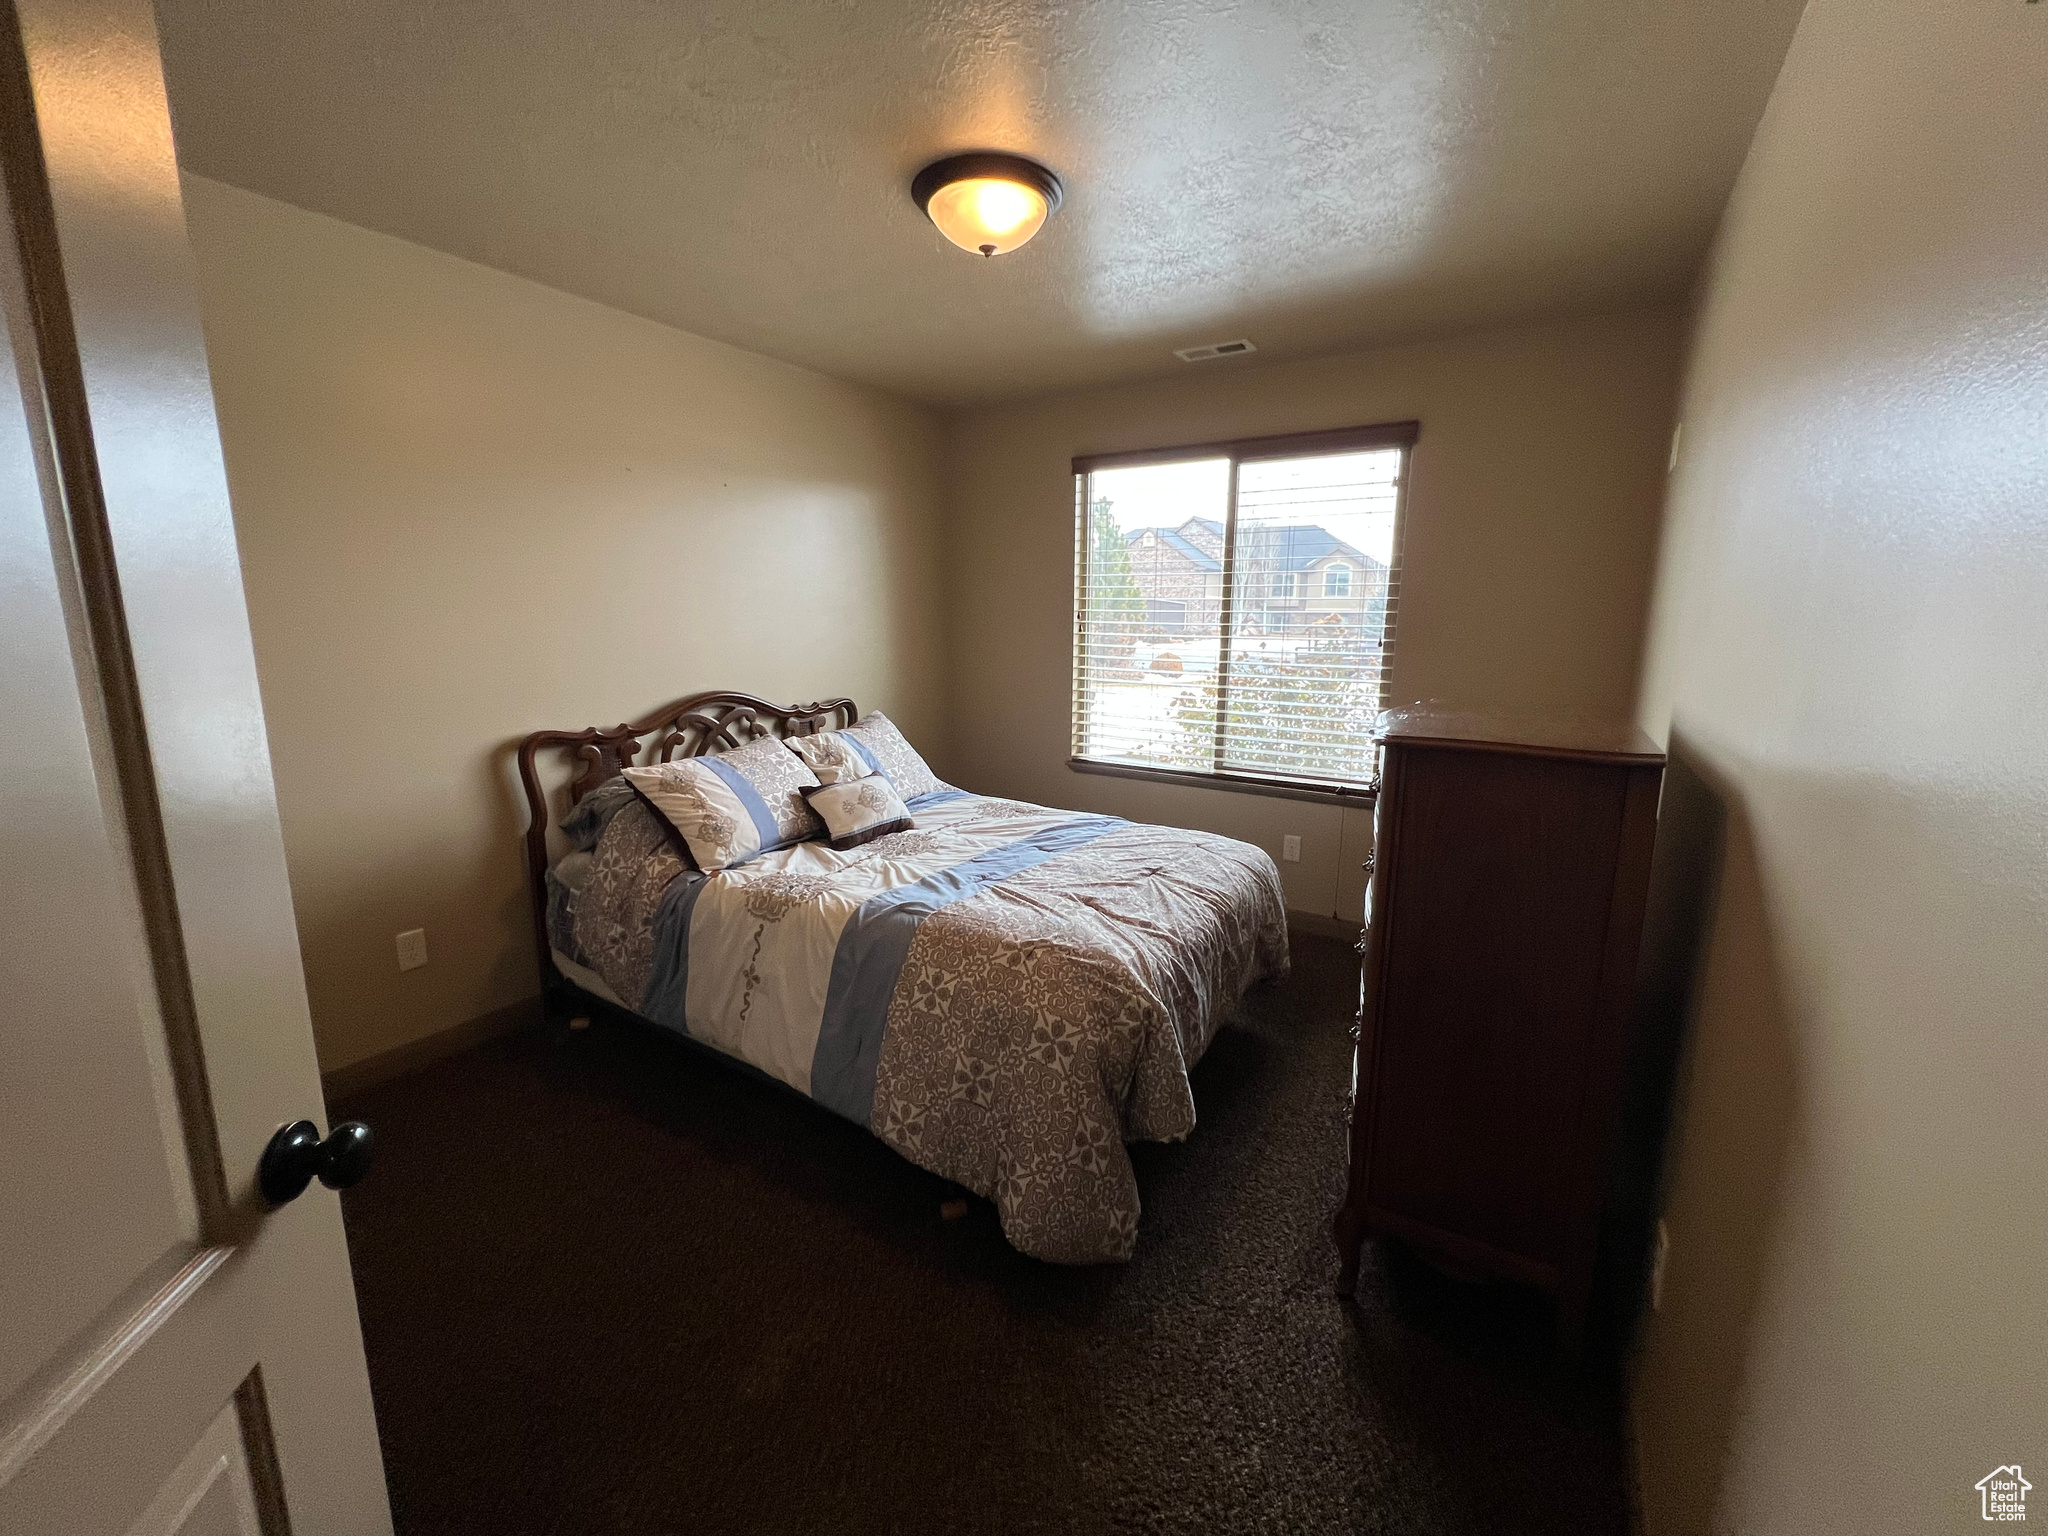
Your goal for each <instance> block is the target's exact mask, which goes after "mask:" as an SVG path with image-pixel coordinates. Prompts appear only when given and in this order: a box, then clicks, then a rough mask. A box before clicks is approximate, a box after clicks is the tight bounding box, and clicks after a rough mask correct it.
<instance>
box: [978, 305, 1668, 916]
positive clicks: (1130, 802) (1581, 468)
mask: <svg viewBox="0 0 2048 1536" xmlns="http://www.w3.org/2000/svg"><path fill="white" fill-rule="evenodd" d="M1683 344H1684V328H1683V320H1682V317H1681V316H1680V315H1679V313H1678V312H1677V311H1675V310H1668V309H1658V310H1647V311H1636V312H1630V313H1625V314H1619V315H1603V316H1595V317H1591V318H1585V319H1576V320H1564V321H1558V322H1554V323H1551V324H1547V325H1540V326H1529V327H1521V328H1517V329H1514V330H1507V331H1492V332H1484V333H1478V334H1472V335H1465V336H1455V337H1451V338H1448V339H1444V340H1438V341H1431V342H1417V343H1414V344H1410V345H1405V346H1399V347H1389V348H1385V349H1382V350H1378V351H1373V352H1361V353H1354V354H1349V355H1346V356H1339V357H1327V358H1319V359H1315V360H1313V361H1308V362H1296V363H1279V364H1273V365H1268V366H1263V367H1259V366H1240V365H1237V364H1232V363H1224V364H1212V365H1207V366H1208V367H1210V368H1211V369H1213V370H1214V371H1211V372H1199V371H1195V370H1192V369H1191V370H1190V372H1189V374H1188V375H1187V376H1186V377H1185V378H1184V379H1181V380H1176V381H1174V382H1171V383H1166V384H1159V383H1148V384H1139V385H1132V386H1128V387H1124V388H1119V389H1103V390H1089V391H1084V392H1081V393H1078V394H1068V395H1061V396H1057V397H1054V398H1050V399H1045V400H1037V401H1032V402H1027V403H1024V404H1020V405H1009V406H998V407H990V408H987V409H983V410H977V411H972V412H968V413H965V414H962V415H960V416H958V417H956V418H954V419H953V421H952V424H951V432H950V434H949V451H950V472H949V481H948V516H947V535H948V537H947V556H946V558H947V578H946V592H947V596H948V634H949V637H950V638H949V662H950V667H951V670H950V673H949V699H950V704H951V709H950V714H951V721H952V745H953V753H954V756H953V758H952V767H953V769H954V771H955V773H956V774H957V775H958V776H959V778H960V780H961V782H963V783H965V784H968V785H971V786H973V787H976V788H986V789H988V790H991V791H995V792H1001V793H1005V794H1013V795H1020V796H1023V797H1024V798H1027V799H1031V800H1038V801H1043V802H1046V803H1050V804H1054V805H1071V806H1075V807H1078V808H1081V809H1085V810H1099V811H1107V812H1111V813H1114V814H1117V815H1124V816H1131V817H1135V818H1137V819H1140V820H1146V821H1160V822H1167V823H1171V824H1173V825H1177V826H1188V827H1198V828H1205V829H1207V830H1210V831H1215V832H1223V833H1227V834H1229V835H1231V836H1233V837H1240V838H1243V839H1245V840H1246V841H1248V842H1253V843H1257V844H1259V845H1260V846H1262V847H1264V848H1265V849H1266V850H1267V851H1268V852H1270V853H1271V854H1272V855H1273V856H1274V858H1276V859H1278V858H1279V857H1280V854H1281V839H1282V838H1283V837H1284V836H1285V835H1286V834H1288V833H1299V834H1300V835H1301V837H1302V856H1301V862H1300V863H1298V864H1282V865H1281V866H1280V871H1281V875H1282V877H1283V878H1284V879H1285V881H1286V885H1287V900H1288V904H1289V905H1290V906H1291V907H1292V908H1294V909H1295V910H1297V911H1300V912H1307V913H1313V914H1319V915H1322V916H1331V915H1337V916H1342V917H1345V918H1347V919H1350V920H1352V921H1356V920H1357V917H1358V909H1359V902H1360V900H1361V898H1362V895H1363V881H1362V876H1361V874H1360V870H1359V864H1360V861H1361V860H1362V859H1363V858H1364V857H1365V854H1366V853H1367V852H1368V851H1369V850H1370V848H1371V844H1372V828H1371V817H1370V814H1369V813H1367V812H1364V811H1350V810H1344V809H1341V808H1339V807H1336V806H1331V805H1318V804H1311V803H1306V802H1303V801H1299V800H1286V799H1278V798H1274V797H1270V796H1263V795H1254V794H1247V793H1243V792H1239V791H1229V790H1216V789H1208V788H1199V787H1183V786H1180V785H1167V784H1157V783H1148V782H1139V781H1134V780H1130V779H1113V778H1104V777H1101V776H1097V775H1084V774H1077V773H1075V772H1073V771H1072V770H1071V769H1069V768H1068V767H1067V755H1068V742H1069V737H1070V731H1071V723H1070V699H1071V690H1072V644H1071V639H1070V635H1071V628H1072V614H1073V579H1074V578H1073V569H1074V566H1073V562H1074V491H1073V477H1072V473H1071V469H1070V461H1071V460H1072V458H1073V457H1074V456H1075V455H1076V454H1081V453H1096V452H1109V451H1114V450H1120V449H1130V448H1157V447H1164V446H1170V445H1173V444H1178V443H1191V442H1203V441H1214V440H1217V439H1221V438H1235V437H1250V436H1256V435H1260V434H1265V433H1277V432H1299V431H1307V430H1311V429H1314V428H1321V427H1345V426H1359V425H1365V424H1369V423H1375V422H1385V421H1403V420H1407V419H1410V418H1415V419H1418V420H1420V421H1421V423H1422V438H1421V441H1420V442H1419V443H1418V444H1417V446H1416V448H1415V452H1414V458H1413V461H1412V464H1411V470H1410V484H1409V492H1408V501H1407V508H1406V517H1407V526H1406V534H1405V541H1406V542H1405V551H1404V562H1403V569H1402V573H1401V597H1400V617H1399V634H1398V637H1397V641H1396V650H1395V657H1394V667H1393V674H1392V687H1393V693H1394V698H1395V699H1396V701H1407V700H1413V699H1418V698H1441V699H1445V700H1450V701H1453V702H1456V703H1459V704H1466V705H1475V706H1480V705H1503V706H1508V707H1512V708H1525V709H1534V710H1558V709H1562V710H1574V711H1584V712H1589V713H1595V714H1602V715H1606V716H1609V717H1611V718H1615V719H1626V718H1627V717H1628V716H1629V714H1630V713H1631V711H1632V709H1633V706H1634V699H1635V689H1636V663H1637V657H1638V655H1639V654H1640V649H1641V643H1642V632H1643V620H1644V610H1645V606H1646V604H1647V601H1648V594H1649V582H1650V570H1651V562H1652V556H1653V552H1654V549H1655V545H1656V536H1657V516H1658V508H1659V504H1660V501H1661V498H1662V495H1663V474H1664V464H1665V458H1666V452H1667V448H1668V444H1669V440H1670V434H1671V422H1672V410H1673V402H1674V399H1675V396H1676V391H1677V383H1678V372H1679V367H1680V362H1681V358H1682V353H1683Z"/></svg>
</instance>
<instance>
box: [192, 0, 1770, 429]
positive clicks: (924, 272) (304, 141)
mask: <svg viewBox="0 0 2048 1536" xmlns="http://www.w3.org/2000/svg"><path fill="white" fill-rule="evenodd" d="M1799 3H1800V0H1717V3H1715V4H1713V5H1673V4H1670V3H1669V0H1284V3H1278V0H1276V3H1268V4H1232V3H1228V0H1207V3H1202V0H1095V3H1081V0H1069V3H1063V4H1026V3H1021V0H698V3H692V4H687V5H685V4H678V3H667V4H663V3H657V0H575V3H571V4H564V3H562V0H442V3H436V4H425V3H418V0H414V3H404V0H346V3H341V4H337V3H335V0H158V7H157V8H158V13H159V16H160V18H161V25H162V29H163V43H164V54H165V61H166V67H167V70H168V74H169V79H170V93H171V105H172V111H173V114H174V117H175V120H176V126H177V133H178V140H179V150H180V153H181V156H182V157H183V159H184V162H185V164H186V166H187V168H188V169H191V170H194V171H198V172H200V173H202V174H204V175H208V176H212V177H216V178H218V179H220V180H223V181H228V182H232V183H235V184H236V185H238V186H242V187H247V188H250V189H252V190H254V191H257V192H262V193H267V194H268V195H270V196H272V197H276V198H281V199H283V200H284V201H286V202H290V203H295V204H297V205H298V206H300V207H303V208H310V209H314V210H317V211H319V212H322V213H328V214H333V215H335V216H336V217H338V218H342V219H346V220H348V221H350V222H351V223H355V224H361V225H366V226H368V227H369V228H371V229H378V230H384V231H387V232H389V233H391V234H395V235H400V236H403V237H405V238H406V239H409V240H414V241H417V242H419V243H420V244H422V245H428V246H432V247H435V248H437V249H439V250H443V251H448V252H451V253H453V254H455V255H458V256H464V257H468V258H470V259H471V260H474V261H479V262H484V263H487V264H489V265H490V266H494V267H499V268H502V269H504V270H506V271H508V272H515V273H518V274H520V275H522V276H525V277H530V278H534V279H536V280H538V281H540V282H543V283H548V284H551V285H553V286H554V287H557V288H562V289H566V290H568V291H570V292H572V293H579V294H583V295H586V296H587V297H589V298H593V299H597V300H600V301H602V302H604V303H606V304H611V305H614V306H616V307H618V308H620V309H625V310H630V311H633V312H635V313H638V314H642V315H648V316H651V317H653V318H655V319H658V320H663V321H666V322H668V323H670V324H672V325H677V326H680V327H683V328H684V329H686V330H691V331H696V332H699V333H701V334H703V335H707V336H715V337H718V338H720V339H721V340H725V341H730V342H735V343H738V344H739V345H741V346H746V347H752V348H755V349H757V350H759V351H762V352H766V353H768V354H770V355H772V356H775V357H781V358H786V359H788V360H790V361H792V362H797V363H803V364H806V365H808V366H810V367H814V368H818V369H822V370H823V371H825V372H827V373H831V374H836V375H839V376H841V377H844V378H849V379H856V380H860V381H862V382H865V383H870V384H875V385H879V386H881V387H883V388H885V389H889V390H893V391H897V392H899V393H902V394H906V395H911V396H915V397H918V398H922V399H926V400H934V401H961V400H970V399H986V398H990V397H995V396H1005V395H1019V394H1025V393H1031V392H1036V391H1041V390H1046V389H1052V388H1059V387H1064V386H1071V385H1078V384H1083V383H1090V382H1096V381H1101V380H1107V379H1116V378H1128V377H1136V376H1141V375H1144V374H1148V373H1159V372H1173V371H1176V370H1182V369H1185V368H1187V367H1188V366H1190V365H1187V364H1183V363H1180V362H1178V361H1176V360H1175V359H1174V357H1173V356H1172V349H1173V348H1175V347H1182V346H1188V345H1191V344H1194V343H1200V342H1208V341H1218V340H1224V339H1227V338H1230V337H1235V336H1239V335H1246V336H1250V337H1251V338H1252V339H1253V340H1254V341H1255V342H1256V343H1257V344H1258V347H1259V349H1260V351H1259V358H1263V359H1270V358H1273V357H1275V356H1287V355H1300V354H1306V353H1311V352H1327V351H1331V350H1334V349H1337V348H1340V347H1344V346H1348V345H1356V344H1360V343H1365V342H1370V341H1374V340H1378V339H1384V338H1389V337H1393V336H1405V335H1414V334H1417V333H1419V332H1424V331H1430V330H1438V329H1449V328H1459V327H1467V326H1474V325H1481V324H1489V323H1496V322H1500V321H1504V320H1511V319H1518V318H1524V317H1529V316H1535V315H1541V314H1545V313H1555V312H1561V311H1568V310H1573V309H1583V308H1589V307H1593V306H1597V305H1605V304H1612V303H1617V302H1624V301H1629V300H1635V299H1643V298H1651V297H1659V296H1668V295H1674V294H1677V293H1680V292H1682V291H1683V290H1684V288H1685V287H1686V285H1687V283H1688V282H1689V281H1690V279H1691V277H1692V274H1693V272H1694V271H1695V270H1696V268H1697V265H1698V262H1699V260H1700V257H1701V255H1702V254H1703V252H1704V250H1705V248H1706V245H1707V241H1708V239H1709V237H1710V235H1711V233H1712V231H1713V227H1714V223H1715V220H1716V218H1717V217H1718V215H1719V213H1720V209H1721V204H1722V202H1723V200H1724V198H1725V197H1726V195H1727V192H1728V189H1729V187H1730V186H1731V185H1732V183H1733V181H1734V179H1735V173H1736V170H1737V168H1738V166H1739V165H1740V163H1741V160H1742V157H1743V153H1744V151H1745V149H1746V148H1747V146H1748V143H1749V137H1750V133H1751V131H1752V130H1753V129H1754V127H1755V126H1756V122H1757V118H1758V116H1759V115H1760V113H1761V111H1762V108H1763V103H1764V99H1765V97H1766V96H1767V95H1768V94H1769V91H1770V86H1771V82H1772V80H1773V78H1774V76H1775V75H1776V73H1777V68H1778V63H1779V60H1780V58H1781V57H1782V56H1783V54H1784V52H1785V48H1786V46H1787V44H1788V42H1789V40H1790V37H1791V32H1792V28H1793V25H1794V23H1795V22H1796V20H1797V18H1798V12H1799ZM988 148H994V149H1009V150H1016V151H1021V152H1023V153H1026V154H1030V155H1033V156H1035V157H1037V158H1039V159H1041V160H1043V161H1045V162H1046V163H1047V164H1049V165H1051V166H1052V167H1053V168H1054V169H1056V170H1057V171H1059V172H1060V174H1061V175H1062V176H1063V177H1064V178H1065V180H1066V184H1067V189H1068V196H1067V202H1066V206H1065V207H1064V208H1063V209H1062V210H1061V211H1060V213H1059V214H1058V215H1057V216H1055V218H1054V219H1053V221H1052V222H1051V223H1050V224H1049V225H1048V226H1047V227H1046V230H1045V232H1044V233H1043V234H1042V235H1040V236H1039V238H1038V239H1037V240H1036V241H1035V242H1033V243H1032V244H1031V245H1030V246H1028V247H1026V248H1025V249H1024V250H1022V251H1019V252H1016V253H1015V254H1013V255H1009V256H1003V257H998V258H996V259H995V260H993V261H985V260H978V259H976V258H974V257H972V256H969V255H967V254H965V253H963V252H961V251H958V250H955V249H954V248H953V247H952V246H950V245H948V244H947V243H946V242H945V240H944V239H943V238H942V237H941V236H940V235H939V233H938V231H937V230H935V229H933V228H932V227H931V226H930V225H929V224H928V223H926V222H925V220H924V219H923V217H922V215H920V214H919V213H918V211H917V209H916V207H915V206H914V205H913V204H912V203H911V201H910V197H909V193H908V190H907V189H908V185H909V181H910V177H911V175H912V173H913V172H915V171H916V170H917V168H918V167H919V166H920V165H922V164H923V163H924V162H925V161H927V160H929V159H932V158H934V157H936V156H938V155H940V154H944V153H948V152H952V151H957V150H963V149H988ZM1258 360H1259V359H1252V360H1249V362H1247V361H1230V362H1221V363H1208V364H1201V365H1195V366H1201V367H1204V368H1232V367H1244V366H1253V365H1255V364H1256V362H1257V361H1258Z"/></svg>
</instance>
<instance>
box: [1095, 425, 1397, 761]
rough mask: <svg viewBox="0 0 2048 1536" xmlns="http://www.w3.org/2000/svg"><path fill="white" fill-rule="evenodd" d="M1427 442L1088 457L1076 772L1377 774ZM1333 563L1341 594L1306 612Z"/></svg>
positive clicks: (1333, 442) (1258, 444)
mask: <svg viewBox="0 0 2048 1536" xmlns="http://www.w3.org/2000/svg"><path fill="white" fill-rule="evenodd" d="M1415 437H1416V426H1415V423H1413V422H1399V423H1395V424H1392V425H1389V426H1384V427H1361V428H1355V429H1351V430H1346V431H1341V432H1314V433H1302V434H1298V435H1294V436H1290V437H1279V438H1253V439H1249V440H1246V441H1242V442H1235V443H1218V444H1211V445H1206V446H1202V447H1196V448H1186V449H1168V450H1160V451H1153V452H1145V453H1135V454H1098V455H1092V456H1089V457H1086V458H1080V459H1076V460H1075V461H1074V498H1075V524H1076V530H1075V531H1076V548H1075V600H1074V740H1073V764H1074V766H1075V767H1077V768H1080V769H1083V770H1088V771H1097V772H1109V773H1117V772H1129V773H1137V774H1140V775H1142V776H1146V777H1154V776H1166V777H1173V778H1201V779H1210V780H1217V781H1222V782H1225V783H1230V784H1233V785H1237V786H1240V787H1244V788H1250V789H1263V790H1269V791H1273V792H1277V793H1306V794H1311V795H1318V796H1321V795H1336V796H1342V795H1344V794H1346V793H1355V792H1357V791H1358V790H1360V789H1362V788H1363V787H1365V786H1366V785H1367V784H1369V783H1370V782H1371V780H1372V778H1373V771H1374V758H1375V752H1374V749H1373V743H1372V725H1373V719H1374V717H1375V716H1376V715H1378V713H1379V712H1380V710H1381V709H1383V708H1385V707H1386V702H1387V700H1386V687H1387V671H1388V667H1389V664H1390V662H1391V660H1392V656H1393V646H1394V610H1395V598H1396V596H1397V594H1398V592H1399V590H1400V548H1401V537H1400V535H1401V502H1402V495H1403V486H1404V485H1405V484H1406V481H1407V467H1408V453H1409V448H1410V447H1411V445H1412V444H1413V443H1414V441H1415ZM1333 556H1334V557H1336V558H1334V559H1333V558H1332V557H1333ZM1318 571H1320V572H1321V577H1320V579H1321V583H1322V595H1323V598H1324V599H1325V603H1324V605H1323V606H1320V607H1318V606H1313V605H1311V606H1308V607H1304V606H1303V605H1301V604H1300V603H1298V602H1296V601H1294V600H1293V599H1295V598H1296V597H1297V595H1307V596H1310V597H1313V595H1314V593H1315V591H1316V585H1315V583H1316V580H1317V575H1316V573H1317V572H1318ZM1329 599H1338V600H1340V601H1339V602H1338V603H1337V604H1336V605H1335V606H1331V605H1330V604H1329V602H1328V600H1329Z"/></svg>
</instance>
